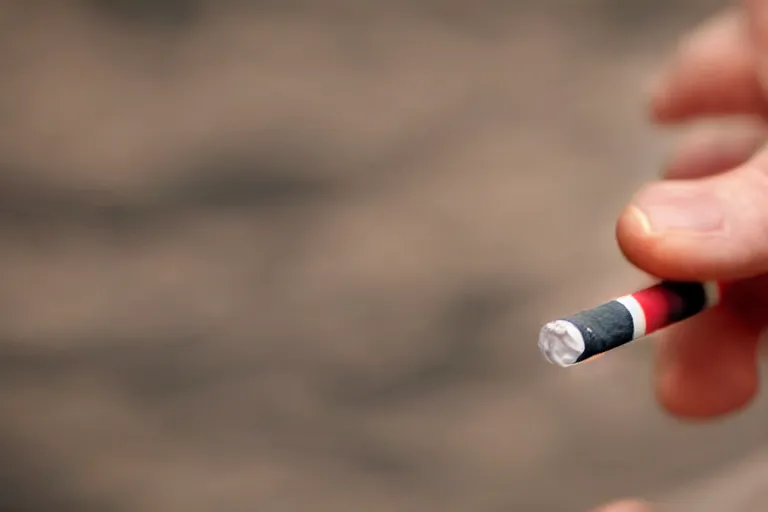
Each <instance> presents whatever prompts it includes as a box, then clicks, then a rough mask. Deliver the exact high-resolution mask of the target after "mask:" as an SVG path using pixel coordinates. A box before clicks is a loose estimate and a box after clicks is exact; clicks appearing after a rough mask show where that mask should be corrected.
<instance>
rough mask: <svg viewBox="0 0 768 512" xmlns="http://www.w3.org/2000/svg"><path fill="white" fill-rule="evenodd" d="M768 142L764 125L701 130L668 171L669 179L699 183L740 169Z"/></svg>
mask: <svg viewBox="0 0 768 512" xmlns="http://www.w3.org/2000/svg"><path fill="white" fill-rule="evenodd" d="M766 140H768V128H766V127H765V126H764V125H744V126H738V127H737V126H728V127H720V128H715V129H708V130H706V131H705V130H700V131H696V132H694V133H692V134H691V135H690V136H688V137H687V138H685V139H684V140H683V141H682V143H681V144H680V145H679V146H678V148H677V150H676V151H675V153H674V156H673V158H672V159H671V160H670V161H669V162H668V163H667V165H666V168H665V170H664V178H665V179H673V180H674V179H678V180H682V179H695V178H702V177H705V176H712V175H714V174H719V173H721V172H725V171H728V170H731V169H733V168H734V167H738V166H740V165H741V164H743V163H744V162H746V161H747V160H749V159H750V158H751V157H752V156H753V155H754V154H755V152H756V151H757V150H758V149H759V148H760V147H761V146H762V145H763V144H764V143H765V142H766Z"/></svg>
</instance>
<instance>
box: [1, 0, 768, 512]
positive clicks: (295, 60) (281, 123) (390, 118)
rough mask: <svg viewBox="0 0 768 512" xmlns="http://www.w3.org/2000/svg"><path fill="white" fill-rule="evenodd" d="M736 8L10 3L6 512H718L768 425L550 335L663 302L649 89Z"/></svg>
mask: <svg viewBox="0 0 768 512" xmlns="http://www.w3.org/2000/svg"><path fill="white" fill-rule="evenodd" d="M720 3H722V2H716V1H694V0H689V1H683V0H678V1H666V0H653V1H651V0H584V1H580V2H571V1H566V0H560V1H555V0H536V1H533V0H531V1H527V2H526V1H509V2H500V1H494V0H475V1H458V0H410V1H395V0H375V1H369V2H355V1H347V0H325V1H322V2H321V1H316V2H313V1H310V0H294V1H287V0H282V1H274V2H270V1H255V0H254V1H245V0H242V1H234V0H231V1H227V0H223V1H213V0H208V1H204V0H199V1H194V0H173V1H172V0H163V1H161V0H154V1H153V0H147V1H139V0H135V1H128V0H124V1H106V0H101V1H97V0H91V1H84V0H83V1H79V2H76V1H73V0H69V1H65V0H47V1H45V0H40V1H34V2H24V1H21V0H19V1H16V2H5V3H3V5H2V6H1V7H0V269H1V270H0V272H1V273H2V276H0V277H1V279H0V456H1V457H0V460H2V461H3V466H2V469H0V509H2V510H13V511H51V510H56V511H70V510H72V511H85V512H90V511H116V512H122V511H130V512H133V511H161V512H176V511H179V512H181V511H184V512H197V511H233V512H237V511H249V512H250V511H260V512H300V511H305V510H306V511H315V512H347V511H350V512H351V511H366V512H385V511H387V512H388V511H414V512H415V511H418V512H433V511H434V512H437V511H440V512H454V511H455V512H502V511H513V512H558V511H585V512H586V510H587V509H588V508H590V507H592V506H596V505H598V504H600V503H602V502H604V501H606V500H609V499H612V498H617V497H621V496H624V495H639V496H644V497H648V498H651V499H654V500H658V501H660V502H662V503H664V504H665V505H667V506H669V507H671V509H673V510H682V511H691V512H703V511H709V510H710V508H707V507H714V505H713V504H714V503H715V501H714V500H715V499H716V498H714V497H706V498H702V497H701V496H702V495H701V494H700V493H698V492H697V491H696V489H697V486H699V487H701V488H702V489H703V488H711V489H715V488H716V486H717V485H720V484H718V482H721V483H722V482H725V480H723V478H726V477H727V476H728V475H733V474H735V473H734V472H735V471H737V470H738V468H739V466H740V464H742V461H745V460H748V459H747V458H746V457H748V456H754V455H755V454H759V453H761V452H760V451H759V448H760V446H761V445H762V444H763V443H765V442H766V441H768V429H766V428H765V424H766V423H765V420H766V419H768V409H766V408H765V407H764V404H762V403H760V404H759V406H758V407H756V408H754V409H753V410H751V411H750V412H749V413H747V414H743V415H740V416H738V417H735V418H731V419H729V420H727V421H723V422H719V423H716V424H713V425H708V426H690V425H682V424H679V423H678V422H676V421H675V420H673V419H671V418H669V417H667V416H666V415H664V414H663V413H662V412H661V411H659V410H658V408H657V406H656V405H655V403H654V401H653V396H652V390H651V385H650V374H651V351H650V344H649V343H638V344H637V345H635V346H632V347H627V348H625V349H623V350H621V351H619V352H618V353H616V354H613V355H610V356H606V357H604V358H602V359H600V360H598V361H596V362H595V363H593V364H590V365H586V366H583V367H579V368H577V369H572V370H569V371H564V370H559V369H556V368H554V367H551V366H549V365H547V364H546V363H544V362H543V361H542V360H541V358H540V355H539V353H538V349H537V347H536V334H537V331H538V327H539V325H540V324H541V323H542V322H544V321H546V320H548V319H550V318H551V317H552V316H555V315H560V314H565V313H570V312H572V311H573V310H575V309H577V308H582V307H588V306H591V305H594V304H595V303H596V301H600V300H604V299H607V298H610V297H611V296H612V295H615V294H623V293H626V292H628V291H631V290H632V288H633V287H634V286H637V285H638V284H641V283H643V282H644V281H643V278H642V276H640V275H639V274H638V273H637V272H636V271H634V270H632V269H631V268H630V267H629V266H628V265H627V264H626V263H624V261H623V260H622V258H621V256H620V254H619V252H618V249H617V247H616V244H615V241H614V239H613V228H614V220H615V218H616V215H617V213H618V211H619V210H620V208H621V206H622V205H623V204H624V203H625V202H626V201H627V200H628V199H629V197H630V196H631V194H632V192H633V191H634V190H635V189H636V188H637V187H638V186H639V185H641V184H642V183H643V182H644V181H646V180H649V179H652V178H653V177H654V176H655V175H656V173H657V172H658V169H659V166H660V164H661V162H662V161H663V158H664V156H665V155H666V151H667V149H668V146H669V142H670V140H671V138H670V136H669V135H668V134H666V133H662V132H661V131H657V130H654V129H652V128H651V127H650V126H649V125H648V124H647V122H646V119H645V117H644V112H643V107H644V105H643V99H644V97H643V89H644V86H645V84H646V83H647V81H648V78H649V76H650V74H651V73H652V72H653V71H654V70H655V69H657V67H658V66H659V65H661V63H662V62H663V58H664V56H665V55H666V54H667V52H668V51H669V50H671V49H672V48H673V46H674V43H675V40H676V39H677V37H678V36H680V35H682V33H683V32H684V31H685V30H687V29H688V28H690V27H692V26H694V25H695V24H696V23H698V22H699V21H701V20H703V19H704V18H705V17H706V16H707V15H708V14H710V13H712V12H714V10H715V9H716V8H717V7H718V5H719V4H720ZM734 468H735V469H734ZM758 474H759V472H758ZM718 475H721V476H722V477H721V476H718ZM710 478H714V480H709V479H710ZM761 478H762V480H761V481H759V482H758V484H756V485H755V489H757V488H765V483H766V481H768V471H765V473H763V476H762V477H761ZM738 480H740V481H742V482H743V479H738ZM758 480H759V479H758ZM700 482H707V483H706V484H700ZM728 485H730V484H728ZM728 485H726V484H725V483H722V485H721V488H722V489H723V490H722V492H720V491H718V492H716V493H715V495H716V496H723V495H724V493H725V492H726V488H727V487H728ZM753 491H754V489H753ZM702 492H703V491H702ZM750 492H752V491H750ZM747 494H749V493H747ZM753 494H754V492H752V495H750V496H749V498H748V499H749V500H752V501H750V503H753V504H754V503H757V502H756V501H754V500H756V499H759V498H756V497H755V496H754V495H753ZM739 499H742V498H739ZM744 499H747V498H744ZM745 503H746V502H745ZM757 509H759V510H764V509H765V507H763V508H759V506H758V508H755V509H754V510H757ZM712 510H713V512H724V511H725V509H722V510H719V509H715V508H712ZM733 510H736V509H728V512H732V511H733ZM745 510H753V509H745ZM738 512H740V511H738Z"/></svg>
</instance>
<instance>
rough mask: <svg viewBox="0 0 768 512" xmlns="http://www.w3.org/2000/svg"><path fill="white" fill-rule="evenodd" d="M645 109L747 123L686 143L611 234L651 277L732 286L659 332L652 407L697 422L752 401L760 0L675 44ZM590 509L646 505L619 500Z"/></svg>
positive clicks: (767, 320)
mask: <svg viewBox="0 0 768 512" xmlns="http://www.w3.org/2000/svg"><path fill="white" fill-rule="evenodd" d="M648 108H649V113H650V117H651V119H652V120H653V121H654V122H655V123H657V124H659V125H662V126H669V125H678V124H684V123H690V122H692V121H699V120H702V119H707V118H709V119H711V118H728V117H734V118H747V117H748V118H749V119H750V123H749V124H748V125H745V126H744V127H743V128H739V129H734V128H728V129H726V130H708V131H706V132H701V131H698V132H694V133H693V134H692V135H691V136H690V137H689V138H687V139H686V140H684V141H683V142H682V144H681V145H680V147H679V148H678V149H677V150H676V151H675V152H674V154H673V155H672V157H671V158H670V160H669V162H668V163H667V165H666V167H665V168H664V170H663V173H662V179H660V180H659V181H657V182H654V183H650V184H648V185H647V186H646V187H644V188H643V189H642V190H640V191H639V192H638V193H637V195H636V196H635V197H634V198H633V199H632V201H631V202H630V204H629V205H627V207H626V208H625V210H624V211H623V212H622V214H621V215H620V218H619V220H618V223H617V227H616V235H617V239H618V242H619V245H620V247H621V250H622V251H623V253H624V254H625V256H626V257H627V259H628V260H629V261H630V262H631V263H633V264H634V265H636V266H637V267H639V268H640V269H641V270H644V271H646V272H647V273H649V274H651V275H654V276H657V277H659V278H667V279H678V280H727V281H735V282H736V283H735V284H734V286H733V289H732V290H731V291H730V292H729V293H728V294H727V297H726V298H725V300H724V304H723V305H722V306H720V307H718V308H716V309H713V310H711V311H709V312H707V313H705V314H703V315H700V316H699V317H697V318H695V319H692V320H691V321H688V322H685V323H683V324H682V325H679V326H676V327H674V328H671V329H669V330H668V331H667V332H664V333H663V334H662V336H661V338H660V342H659V346H658V350H657V363H656V377H655V389H656V395H657V397H658V401H659V403H660V404H661V405H662V406H663V407H664V408H665V409H666V410H667V411H669V412H670V413H671V414H673V415H675V416H677V417H679V418H681V419H684V420H689V421H705V420H708V419H712V418H716V417H720V416H723V415H727V414H731V413H734V412H736V411H738V410H741V409H742V408H744V407H746V406H747V405H748V404H749V403H750V401H751V400H752V398H753V397H754V395H755V393H756V390H757V386H758V364H757V357H758V340H759V338H760V337H761V333H762V332H763V331H764V330H765V329H766V327H768V145H766V140H768V0H743V1H742V2H741V3H740V4H739V5H738V6H736V7H734V8H733V9H731V10H729V11H727V12H724V13H722V14H721V15H719V16H717V17H715V18H714V19H712V20H710V21H709V22H707V23H705V24H704V25H703V26H702V27H700V28H699V29H698V30H696V31H694V32H693V33H692V34H691V35H690V36H688V37H687V38H685V39H684V40H683V41H682V42H681V44H680V45H679V47H678V49H677V51H676V52H675V54H674V56H673V58H672V59H671V60H670V62H669V63H668V65H667V67H666V69H665V70H664V71H663V72H662V73H661V74H660V76H659V78H658V80H657V82H656V84H655V87H654V88H653V90H652V92H651V94H650V99H649V106H648ZM594 512H651V508H650V507H648V506H647V505H644V504H642V503H639V502H632V501H622V502H618V503H614V504H610V505H606V506H605V507H603V508H600V509H598V510H596V511H594Z"/></svg>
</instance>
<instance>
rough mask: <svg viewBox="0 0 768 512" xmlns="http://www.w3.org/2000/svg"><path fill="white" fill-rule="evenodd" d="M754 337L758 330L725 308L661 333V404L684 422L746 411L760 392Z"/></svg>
mask: <svg viewBox="0 0 768 512" xmlns="http://www.w3.org/2000/svg"><path fill="white" fill-rule="evenodd" d="M758 336H759V331H758V330H755V329H754V328H752V327H750V326H749V325H747V324H746V323H744V322H743V321H742V319H741V318H740V316H739V315H738V314H736V313H734V312H732V311H730V310H728V309H726V308H718V309H713V310H711V311H707V312H706V313H703V314H702V315H700V316H698V317H696V318H694V319H691V320H689V321H687V322H684V323H682V324H679V325H677V326H673V327H671V328H669V329H668V330H667V331H665V332H663V333H662V334H661V345H660V350H659V352H658V359H657V375H656V396H657V399H658V401H659V403H660V404H661V405H662V406H663V407H664V408H665V409H667V410H668V411H669V412H671V413H673V414H675V415H676V416H678V417H682V418H688V419H704V418H709V417H712V416H719V415H723V414H727V413H731V412H734V411H737V410H739V409H741V408H742V407H744V406H745V405H746V404H748V403H749V402H750V401H751V400H752V398H753V397H754V395H755V393H756V390H757V387H758V367H757V362H756V361H757V340H758Z"/></svg>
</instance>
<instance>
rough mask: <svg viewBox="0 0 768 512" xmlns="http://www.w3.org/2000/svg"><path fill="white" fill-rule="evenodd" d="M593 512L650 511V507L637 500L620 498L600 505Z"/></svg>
mask: <svg viewBox="0 0 768 512" xmlns="http://www.w3.org/2000/svg"><path fill="white" fill-rule="evenodd" d="M593 512H651V509H650V508H649V507H647V506H646V505H644V504H643V503H641V502H639V501H631V500H622V501H617V502H614V503H611V504H608V505H605V506H603V507H600V508H599V509H597V510H595V511H593Z"/></svg>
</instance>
